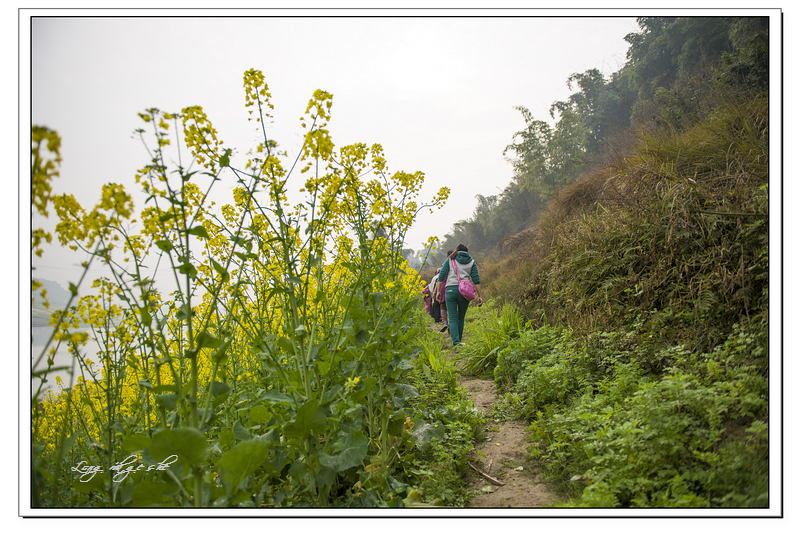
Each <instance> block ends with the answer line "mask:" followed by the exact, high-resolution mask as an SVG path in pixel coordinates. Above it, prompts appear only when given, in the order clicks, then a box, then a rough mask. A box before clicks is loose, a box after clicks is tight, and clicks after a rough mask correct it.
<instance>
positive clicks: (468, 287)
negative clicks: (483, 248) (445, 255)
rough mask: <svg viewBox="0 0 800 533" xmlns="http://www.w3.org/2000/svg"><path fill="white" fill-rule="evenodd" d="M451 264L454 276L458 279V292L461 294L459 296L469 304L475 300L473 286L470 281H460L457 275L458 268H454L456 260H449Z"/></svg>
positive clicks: (459, 276)
mask: <svg viewBox="0 0 800 533" xmlns="http://www.w3.org/2000/svg"><path fill="white" fill-rule="evenodd" d="M450 261H451V262H452V263H453V270H455V271H456V276H457V277H458V292H460V293H461V296H463V297H464V298H466V299H467V301H469V302H471V301H472V300H474V299H475V286H474V285H473V284H472V280H470V279H461V274H459V273H458V268H456V260H455V259H451V260H450Z"/></svg>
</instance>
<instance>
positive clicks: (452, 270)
mask: <svg viewBox="0 0 800 533" xmlns="http://www.w3.org/2000/svg"><path fill="white" fill-rule="evenodd" d="M467 252H469V250H467V247H466V246H464V245H463V244H459V245H458V246H456V249H455V251H454V252H453V253H451V254H449V255H448V257H447V260H446V261H445V262H444V264H443V265H442V269H441V270H440V271H439V281H440V282H443V283H444V286H445V297H444V300H445V303H446V305H447V318H448V323H449V325H450V339H452V341H453V346H454V347H455V346H458V345H459V344H460V343H461V337H462V336H463V334H464V317H466V315H467V308H468V307H469V300H467V299H466V298H464V297H463V296H462V295H461V293H460V292H459V291H458V283H459V278H460V279H470V280H472V284H473V285H474V286H475V293H476V294H477V297H476V298H475V301H476V302H477V304H478V307H480V306H481V305H483V292H482V291H481V278H480V276H478V266H477V265H476V264H475V261H474V260H473V259H472V257H470V255H469V253H467Z"/></svg>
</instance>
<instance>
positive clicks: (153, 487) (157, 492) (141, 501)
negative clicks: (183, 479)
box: [131, 479, 170, 507]
mask: <svg viewBox="0 0 800 533" xmlns="http://www.w3.org/2000/svg"><path fill="white" fill-rule="evenodd" d="M169 489H170V486H169V485H168V484H167V483H163V482H161V481H153V480H150V479H143V480H141V481H137V482H136V485H135V486H134V489H133V493H132V494H131V504H132V505H133V506H134V507H152V506H157V505H165V504H168V503H169V497H167V496H164V494H165V493H166V492H167V491H168V490H169Z"/></svg>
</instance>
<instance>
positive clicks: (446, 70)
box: [31, 11, 638, 282]
mask: <svg viewBox="0 0 800 533" xmlns="http://www.w3.org/2000/svg"><path fill="white" fill-rule="evenodd" d="M66 13H67V14H71V15H72V14H74V13H72V12H69V11H67V12H66ZM204 13H206V14H207V12H204ZM212 13H215V12H212ZM403 13H404V14H405V12H403ZM412 13H416V12H412ZM448 13H450V14H467V15H476V14H481V13H484V12H481V11H477V12H475V11H467V12H459V11H453V12H448ZM515 13H519V12H515ZM524 13H528V14H531V15H533V14H538V13H542V12H540V11H528V12H524ZM548 13H552V12H548ZM569 13H574V12H562V13H561V14H562V15H564V14H569ZM592 13H594V14H595V15H598V16H594V17H587V16H582V17H576V16H569V17H568V16H561V17H537V16H508V17H485V16H480V17H476V16H458V17H457V16H448V17H424V16H413V17H408V16H403V17H397V16H395V17H363V16H343V15H348V14H349V15H354V14H355V15H363V14H364V13H363V12H359V11H356V12H352V11H337V12H335V14H336V15H337V16H335V17H276V16H266V15H274V12H271V11H264V12H262V14H263V15H265V16H261V17H247V18H243V17H235V18H234V17H227V18H220V17H188V16H183V17H180V18H167V17H159V18H153V17H137V18H131V17H85V18H77V17H74V16H72V17H68V18H66V17H39V16H37V17H35V18H33V19H32V23H31V69H32V70H31V108H32V113H31V118H32V121H33V123H34V124H37V125H45V126H47V127H49V128H51V129H55V130H56V131H58V133H59V134H60V136H61V138H62V152H61V155H62V158H63V163H62V166H61V176H60V178H58V179H57V180H56V182H55V183H54V189H55V192H56V193H60V192H65V193H71V194H74V195H75V197H76V198H77V199H78V201H79V202H80V203H81V204H82V205H83V206H84V207H85V208H91V206H93V205H94V204H95V203H96V201H97V200H98V197H99V191H100V186H101V184H102V183H105V182H118V183H123V184H126V185H127V186H128V188H129V189H135V185H134V183H133V176H134V173H135V171H136V169H137V168H140V167H141V166H143V165H144V164H145V163H146V162H147V160H148V156H147V153H146V152H145V151H144V149H143V147H142V145H141V143H140V141H139V140H137V139H135V138H133V136H132V132H133V131H134V130H135V129H136V128H138V127H140V126H141V121H140V119H139V118H138V116H137V113H138V112H141V111H143V110H145V109H147V108H150V107H157V108H159V109H162V110H165V111H173V112H174V111H179V110H180V109H182V108H183V107H186V106H189V105H201V106H202V107H203V108H204V110H205V111H206V113H207V115H208V117H209V118H210V120H211V121H212V123H213V124H214V126H215V128H216V129H217V131H218V132H219V135H220V138H221V139H222V140H223V141H224V142H225V144H226V145H227V146H228V147H231V148H234V149H235V150H237V151H238V154H239V156H240V158H241V159H239V161H243V160H244V154H246V152H247V151H248V150H249V149H250V148H252V147H254V146H255V144H256V141H257V138H256V136H255V134H254V132H253V128H252V124H251V123H248V122H247V120H246V119H247V112H246V110H245V108H244V93H243V88H242V74H243V73H244V72H245V71H246V70H248V69H251V68H255V69H259V70H261V71H262V72H263V73H264V75H265V77H266V80H267V83H268V85H269V87H270V90H271V93H272V97H273V104H274V105H275V112H274V116H275V120H274V123H273V124H272V125H271V126H270V131H269V132H268V133H269V135H270V136H271V137H272V138H273V139H275V140H277V142H278V143H279V145H280V147H281V148H282V149H285V150H287V151H288V152H289V154H290V155H295V154H296V153H297V151H298V150H299V148H300V146H301V135H302V131H303V130H301V128H300V126H299V117H300V116H301V115H302V114H303V112H304V111H305V108H306V104H307V103H308V100H309V98H310V97H311V95H312V94H313V92H314V91H315V90H316V89H324V90H326V91H328V92H330V93H332V94H333V109H332V111H333V119H332V121H331V123H330V130H331V135H332V138H333V141H334V143H335V144H336V145H337V146H344V145H347V144H351V143H355V142H364V143H367V144H373V143H379V144H381V145H382V146H383V148H384V152H385V155H386V159H387V161H388V164H389V169H390V171H396V170H404V171H407V172H415V171H418V170H419V171H422V172H424V173H425V176H426V180H425V185H424V188H423V192H422V195H421V196H420V200H427V199H429V198H431V197H432V196H433V195H434V194H435V193H436V191H438V190H439V188H440V187H442V186H444V185H446V186H448V187H450V189H451V191H452V193H451V196H450V200H449V201H448V203H447V205H446V207H444V208H443V209H441V210H440V211H436V212H435V214H429V212H428V211H427V210H425V211H423V212H421V213H420V215H419V217H418V219H417V221H416V223H415V224H414V226H413V227H412V229H411V230H410V231H409V233H408V235H407V238H406V243H407V246H408V247H411V248H414V249H421V248H422V243H423V242H424V241H425V240H426V239H427V238H428V237H429V236H431V235H436V236H438V237H440V238H442V237H444V235H445V234H446V233H448V232H449V230H450V228H451V226H452V224H453V223H454V222H456V221H458V220H462V219H465V218H468V217H469V216H470V215H471V214H472V211H473V209H474V207H475V205H476V201H475V196H476V195H478V194H481V195H484V196H489V195H493V194H497V193H499V192H501V191H502V190H503V188H504V187H505V186H506V185H508V183H509V182H510V180H511V177H512V169H511V165H510V164H509V163H508V162H507V161H506V160H505V159H504V157H503V150H504V148H505V147H506V146H507V145H509V144H510V143H511V142H512V138H513V135H514V133H515V132H517V131H519V130H521V129H523V127H524V121H523V119H522V117H521V115H520V113H519V112H518V111H517V110H515V109H514V106H525V107H527V108H529V109H530V110H531V112H532V113H533V114H534V116H535V117H536V118H538V119H542V120H549V115H548V110H549V107H550V104H552V103H553V102H555V101H557V100H564V99H566V98H567V97H568V96H569V94H570V91H569V89H568V88H567V85H566V80H567V78H568V76H569V75H570V74H572V73H575V72H584V71H586V70H588V69H591V68H597V69H600V70H601V71H602V72H603V73H604V74H606V75H610V74H611V73H612V72H614V71H616V70H618V69H619V68H620V67H621V66H622V65H623V64H624V62H625V54H626V52H627V48H628V45H627V43H626V42H625V40H624V37H625V35H626V34H628V33H630V32H634V31H637V30H638V26H637V25H636V22H635V18H634V17H633V16H631V17H616V16H614V17H612V16H609V14H610V13H618V12H617V11H614V12H606V11H595V12H592ZM422 14H425V12H422ZM236 161H237V160H235V161H234V163H235V162H236ZM228 188H230V187H229V186H228ZM223 192H224V191H223ZM226 195H227V193H226ZM51 218H53V215H51ZM39 222H41V221H39V220H36V219H35V220H34V225H36V224H37V223H39ZM467 244H469V243H467ZM82 259H83V258H74V259H65V258H64V256H62V255H61V252H58V253H56V252H53V251H48V252H47V253H46V254H45V256H44V257H43V258H42V259H41V260H37V261H35V262H34V266H36V268H37V272H36V275H37V276H40V277H43V278H47V279H54V280H57V281H60V282H65V280H66V278H69V277H70V276H74V275H76V274H77V273H78V272H79V269H77V267H76V266H75V265H76V264H77V263H79V262H80V261H81V260H82Z"/></svg>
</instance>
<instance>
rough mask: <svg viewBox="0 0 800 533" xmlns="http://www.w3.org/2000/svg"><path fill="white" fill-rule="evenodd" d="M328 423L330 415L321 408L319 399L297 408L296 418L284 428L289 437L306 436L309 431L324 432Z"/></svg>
mask: <svg viewBox="0 0 800 533" xmlns="http://www.w3.org/2000/svg"><path fill="white" fill-rule="evenodd" d="M327 425H328V417H327V416H325V412H324V411H323V410H322V409H320V408H319V401H318V400H316V399H313V400H309V401H307V402H306V403H304V404H303V405H302V406H300V408H299V409H298V410H297V415H296V417H295V419H294V420H293V421H291V422H289V423H288V424H286V426H284V428H283V432H284V434H285V435H286V436H287V437H298V438H300V437H305V436H307V435H308V434H309V433H322V432H323V431H325V428H326V427H327Z"/></svg>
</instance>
